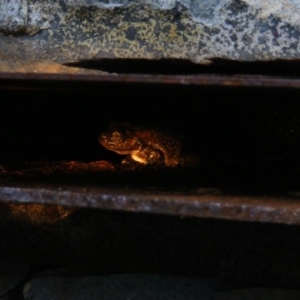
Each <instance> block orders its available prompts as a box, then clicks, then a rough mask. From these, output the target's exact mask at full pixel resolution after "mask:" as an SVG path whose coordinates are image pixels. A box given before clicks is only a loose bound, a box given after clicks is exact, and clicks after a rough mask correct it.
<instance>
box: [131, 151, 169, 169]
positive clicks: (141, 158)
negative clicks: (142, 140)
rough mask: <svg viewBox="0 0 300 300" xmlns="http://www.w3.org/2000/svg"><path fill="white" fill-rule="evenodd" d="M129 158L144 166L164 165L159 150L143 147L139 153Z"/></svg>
mask: <svg viewBox="0 0 300 300" xmlns="http://www.w3.org/2000/svg"><path fill="white" fill-rule="evenodd" d="M131 158H132V159H133V160H134V161H136V162H139V163H141V164H144V165H150V164H158V165H162V164H164V156H163V153H162V152H161V151H160V150H157V149H154V148H152V147H145V148H144V149H143V150H141V151H137V152H134V153H132V154H131Z"/></svg>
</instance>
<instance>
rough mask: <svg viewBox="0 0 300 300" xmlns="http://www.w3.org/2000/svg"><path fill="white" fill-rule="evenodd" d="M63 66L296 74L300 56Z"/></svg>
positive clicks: (189, 72)
mask: <svg viewBox="0 0 300 300" xmlns="http://www.w3.org/2000/svg"><path fill="white" fill-rule="evenodd" d="M65 65H66V66H69V67H77V68H84V69H92V70H101V71H105V72H109V73H119V74H122V73H126V74H161V75H193V74H224V75H243V74H251V75H270V76H293V77H294V76H295V77H298V76H299V75H300V71H299V70H300V60H275V61H270V62H265V61H255V62H239V61H233V60H225V59H212V60H211V64H208V65H200V64H195V63H193V62H191V61H189V60H185V59H160V60H155V59H121V58H116V59H109V58H107V59H106V58H104V59H99V60H83V61H79V62H70V63H66V64H65Z"/></svg>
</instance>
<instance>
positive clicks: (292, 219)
mask: <svg viewBox="0 0 300 300" xmlns="http://www.w3.org/2000/svg"><path fill="white" fill-rule="evenodd" d="M0 201H2V202H16V203H22V204H24V203H39V204H54V205H63V206H72V207H82V208H83V207H85V208H98V209H109V210H119V211H130V212H143V213H157V214H169V215H180V216H182V217H203V218H217V219H228V220H239V221H258V222H272V223H286V224H300V201H299V199H293V198H292V197H289V198H284V197H281V198H280V197H278V198H275V197H270V196H238V195H234V196H231V195H223V194H222V195H213V194H205V195H182V194H180V195H178V194H175V193H174V194H172V193H158V194H151V193H149V192H148V193H143V192H141V191H132V190H109V189H97V188H89V189H82V188H81V189H79V188H78V189H77V190H76V189H74V188H67V187H66V188H49V187H48V188H47V187H42V188H26V187H0Z"/></svg>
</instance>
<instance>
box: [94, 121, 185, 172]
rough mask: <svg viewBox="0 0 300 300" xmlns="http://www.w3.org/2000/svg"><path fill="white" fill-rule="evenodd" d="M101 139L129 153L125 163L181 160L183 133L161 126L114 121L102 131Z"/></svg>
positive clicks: (173, 164)
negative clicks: (179, 134) (177, 133)
mask: <svg viewBox="0 0 300 300" xmlns="http://www.w3.org/2000/svg"><path fill="white" fill-rule="evenodd" d="M98 140H99V143H100V144H101V145H102V146H104V147H105V148H106V149H108V150H111V151H114V152H116V153H118V154H121V155H128V156H127V157H126V158H125V159H123V161H122V163H124V164H126V163H140V164H144V165H150V164H151V165H152V164H155V165H165V166H167V167H176V166H178V165H180V164H181V158H180V152H181V148H182V139H181V137H179V136H177V135H175V134H173V133H170V132H167V131H165V130H161V129H154V128H146V127H142V126H136V125H132V124H129V123H111V124H110V126H109V128H108V130H106V131H105V132H103V133H101V134H100V135H99V138H98Z"/></svg>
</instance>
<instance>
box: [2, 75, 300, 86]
mask: <svg viewBox="0 0 300 300" xmlns="http://www.w3.org/2000/svg"><path fill="white" fill-rule="evenodd" d="M28 82H29V83H31V85H30V84H28ZM36 82H45V83H47V82H48V83H51V82H64V83H65V82H72V83H85V82H95V83H99V82H103V83H108V82H111V83H149V84H150V83H152V84H179V85H200V86H213V85H218V86H231V87H239V86H241V87H247V86H248V87H250V86H251V87H274V88H275V87H276V88H300V78H281V77H271V76H255V75H231V76H230V75H209V74H199V75H140V74H124V75H123V74H120V75H115V74H108V75H95V74H93V75H91V74H42V73H39V74H36V73H0V88H2V89H3V88H4V89H10V88H13V89H15V88H16V85H18V84H22V83H26V85H23V86H22V87H21V88H22V89H43V88H45V86H44V85H41V86H36V85H32V83H33V84H34V83H36ZM56 88H57V87H56ZM65 89H67V88H65ZM72 89H76V86H72Z"/></svg>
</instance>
